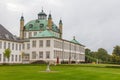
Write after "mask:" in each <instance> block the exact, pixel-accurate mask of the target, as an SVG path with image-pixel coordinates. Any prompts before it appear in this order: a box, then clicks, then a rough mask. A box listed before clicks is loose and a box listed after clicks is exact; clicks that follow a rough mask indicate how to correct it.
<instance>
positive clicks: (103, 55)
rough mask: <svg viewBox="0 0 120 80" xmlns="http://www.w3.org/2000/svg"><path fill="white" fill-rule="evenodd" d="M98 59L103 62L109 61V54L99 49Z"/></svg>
mask: <svg viewBox="0 0 120 80" xmlns="http://www.w3.org/2000/svg"><path fill="white" fill-rule="evenodd" d="M97 58H98V59H100V60H102V61H103V62H105V61H108V58H109V55H108V52H107V51H106V50H105V49H103V48H99V49H98V51H97Z"/></svg>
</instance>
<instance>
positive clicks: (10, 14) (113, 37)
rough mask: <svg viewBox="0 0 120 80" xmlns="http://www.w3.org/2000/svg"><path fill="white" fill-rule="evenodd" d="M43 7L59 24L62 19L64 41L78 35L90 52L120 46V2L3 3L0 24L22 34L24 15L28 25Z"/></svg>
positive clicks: (46, 0) (57, 0)
mask: <svg viewBox="0 0 120 80" xmlns="http://www.w3.org/2000/svg"><path fill="white" fill-rule="evenodd" d="M42 7H43V9H44V12H46V13H47V14H49V12H51V14H52V18H53V21H54V22H55V23H56V24H57V25H58V22H59V19H60V18H62V20H63V29H64V30H63V31H64V33H63V38H64V39H67V40H72V38H73V36H76V39H77V40H78V41H79V42H80V43H81V44H84V45H85V46H86V47H88V48H90V49H91V50H94V51H95V50H97V49H98V48H101V47H102V48H105V49H106V50H107V51H108V52H109V53H111V52H112V50H113V47H114V46H116V45H120V0H0V24H2V25H3V26H5V27H6V28H7V29H8V30H9V31H10V32H11V33H13V34H14V35H19V20H20V16H21V14H22V13H23V15H24V18H25V23H27V22H28V21H30V20H33V19H36V18H37V14H38V13H39V12H40V11H41V9H42Z"/></svg>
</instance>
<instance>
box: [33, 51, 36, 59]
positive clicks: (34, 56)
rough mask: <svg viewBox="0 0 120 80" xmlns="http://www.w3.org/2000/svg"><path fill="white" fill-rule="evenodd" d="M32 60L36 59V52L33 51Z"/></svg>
mask: <svg viewBox="0 0 120 80" xmlns="http://www.w3.org/2000/svg"><path fill="white" fill-rule="evenodd" d="M32 59H36V52H35V51H33V52H32Z"/></svg>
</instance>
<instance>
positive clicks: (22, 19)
mask: <svg viewBox="0 0 120 80" xmlns="http://www.w3.org/2000/svg"><path fill="white" fill-rule="evenodd" d="M20 20H21V21H24V17H23V13H22V16H21V18H20Z"/></svg>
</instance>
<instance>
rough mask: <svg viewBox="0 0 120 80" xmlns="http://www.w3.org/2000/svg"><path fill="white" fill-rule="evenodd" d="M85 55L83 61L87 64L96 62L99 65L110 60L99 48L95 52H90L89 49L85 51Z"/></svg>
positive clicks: (106, 53)
mask: <svg viewBox="0 0 120 80" xmlns="http://www.w3.org/2000/svg"><path fill="white" fill-rule="evenodd" d="M85 55H86V57H85V60H86V62H87V63H88V62H96V61H97V60H98V62H99V63H106V62H108V61H109V60H110V55H109V54H108V52H107V51H106V50H105V49H103V48H99V49H98V51H96V52H94V51H91V50H90V49H85Z"/></svg>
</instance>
